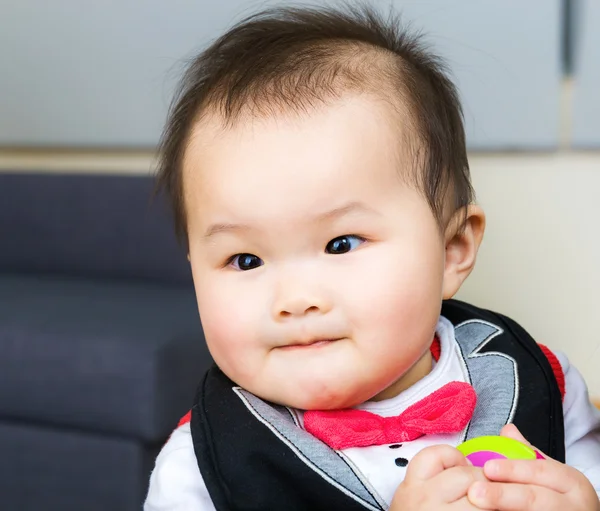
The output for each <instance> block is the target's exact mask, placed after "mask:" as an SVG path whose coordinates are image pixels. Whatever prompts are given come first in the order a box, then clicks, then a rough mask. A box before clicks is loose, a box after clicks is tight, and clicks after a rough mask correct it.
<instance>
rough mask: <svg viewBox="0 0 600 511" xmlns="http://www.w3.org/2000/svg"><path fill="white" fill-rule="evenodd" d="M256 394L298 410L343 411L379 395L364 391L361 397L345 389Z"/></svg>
mask: <svg viewBox="0 0 600 511" xmlns="http://www.w3.org/2000/svg"><path fill="white" fill-rule="evenodd" d="M300 388H301V387H300ZM255 394H256V395H258V397H261V398H262V399H265V400H266V401H270V402H272V403H275V404H278V405H283V406H288V407H290V408H296V409H298V410H342V409H345V408H352V407H353V406H356V405H359V404H361V403H363V402H365V401H368V400H369V399H370V398H371V397H373V396H374V395H375V394H377V391H373V392H372V393H369V394H366V393H364V391H363V392H361V393H360V395H359V394H358V393H357V392H356V391H345V390H344V389H338V390H334V391H330V392H328V393H325V392H322V391H321V392H319V391H312V390H310V389H305V391H304V392H277V393H275V392H273V393H270V392H266V393H263V395H262V396H261V395H259V394H257V393H255Z"/></svg>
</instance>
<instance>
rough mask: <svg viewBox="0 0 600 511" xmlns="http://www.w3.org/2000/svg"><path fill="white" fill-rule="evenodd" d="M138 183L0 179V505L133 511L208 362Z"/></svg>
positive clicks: (180, 269) (164, 232)
mask: <svg viewBox="0 0 600 511" xmlns="http://www.w3.org/2000/svg"><path fill="white" fill-rule="evenodd" d="M152 186H153V183H152V179H151V178H150V177H124V176H91V175H43V174H23V173H14V174H9V173H0V503H1V504H0V506H1V508H2V510H6V511H29V510H36V511H39V510H46V511H53V510H56V511H70V510H73V511H75V510H77V511H83V510H85V511H95V510H103V511H107V510H110V511H120V510H124V511H129V510H135V509H140V507H141V503H142V501H143V499H144V496H145V492H146V489H147V483H148V476H149V472H150V470H151V468H152V465H153V463H154V458H155V456H156V454H157V452H158V450H159V449H160V447H161V446H162V445H163V443H164V442H165V440H166V438H167V437H168V435H169V433H170V432H171V431H172V429H173V428H174V427H175V425H176V423H177V420H178V419H179V417H181V416H182V415H183V414H184V413H185V412H186V411H187V410H188V409H189V406H190V403H191V400H192V398H193V394H194V391H195V387H196V385H197V383H198V381H199V380H200V378H201V376H202V373H203V372H204V371H205V369H206V368H207V366H208V365H209V364H210V362H211V360H210V356H209V355H208V352H207V350H206V347H205V343H204V338H203V335H202V330H201V327H200V322H199V318H198V312H197V309H196V303H195V299H194V292H193V287H192V284H191V276H190V271H189V267H188V264H187V261H186V259H185V254H184V253H183V252H182V250H181V249H180V248H179V247H178V245H177V243H176V242H175V239H174V236H173V233H172V228H171V225H170V219H169V216H168V214H167V210H166V207H165V205H164V203H163V201H161V200H156V201H151V195H152Z"/></svg>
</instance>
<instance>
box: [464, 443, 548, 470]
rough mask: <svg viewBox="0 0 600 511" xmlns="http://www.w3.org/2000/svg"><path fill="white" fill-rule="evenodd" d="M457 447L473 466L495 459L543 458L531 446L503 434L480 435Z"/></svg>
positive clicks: (479, 465)
mask: <svg viewBox="0 0 600 511" xmlns="http://www.w3.org/2000/svg"><path fill="white" fill-rule="evenodd" d="M457 449H458V450H459V451H460V452H462V453H463V454H464V455H465V457H466V458H467V459H468V460H469V461H470V462H471V463H472V464H473V466H475V467H483V466H484V465H485V462H486V461H489V460H496V459H509V460H535V459H544V458H543V456H542V455H541V454H540V453H539V452H538V451H534V450H533V449H532V448H531V447H527V446H526V445H524V444H522V443H521V442H518V441H517V440H513V439H512V438H507V437H503V436H482V437H478V438H472V439H471V440H467V441H466V442H464V443H462V444H460V445H459V446H458V447H457Z"/></svg>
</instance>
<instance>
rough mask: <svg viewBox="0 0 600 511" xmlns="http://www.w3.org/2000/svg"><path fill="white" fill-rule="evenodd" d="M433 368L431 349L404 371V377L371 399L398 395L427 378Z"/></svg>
mask: <svg viewBox="0 0 600 511" xmlns="http://www.w3.org/2000/svg"><path fill="white" fill-rule="evenodd" d="M432 368H433V357H432V355H431V351H430V350H427V351H426V352H425V354H424V355H423V356H422V357H421V358H420V359H419V360H417V362H416V363H415V364H414V365H413V366H412V367H411V368H410V369H409V370H408V372H406V373H404V374H403V375H402V377H401V378H400V379H398V380H396V381H395V382H394V383H392V384H391V385H390V386H389V387H387V388H386V389H384V390H382V391H381V392H380V393H379V394H377V395H375V396H373V397H372V398H371V399H370V401H383V400H384V399H391V398H393V397H396V396H397V395H398V394H400V393H401V392H404V391H405V390H406V389H408V388H410V387H412V386H413V385H414V384H415V383H417V382H418V381H419V380H421V379H423V378H425V376H427V375H428V374H429V373H430V372H431V369H432Z"/></svg>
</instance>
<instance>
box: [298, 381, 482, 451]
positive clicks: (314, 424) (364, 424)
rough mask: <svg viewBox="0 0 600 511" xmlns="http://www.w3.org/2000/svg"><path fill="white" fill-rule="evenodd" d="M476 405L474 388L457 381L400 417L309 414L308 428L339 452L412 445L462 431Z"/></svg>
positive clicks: (358, 412) (356, 412) (341, 412)
mask: <svg viewBox="0 0 600 511" xmlns="http://www.w3.org/2000/svg"><path fill="white" fill-rule="evenodd" d="M476 401H477V395H476V394H475V391H474V390H473V387H471V385H469V384H468V383H463V382H458V381H454V382H451V383H448V384H446V385H444V386H443V387H442V388H441V389H439V390H436V391H435V392H434V393H433V394H431V395H429V396H427V397H426V398H424V399H422V400H421V401H418V402H417V403H415V404H413V405H411V406H409V407H408V408H407V409H406V410H405V411H404V412H402V413H401V414H400V415H398V416H396V417H381V416H379V415H375V414H374V413H370V412H366V411H364V410H353V409H349V410H328V411H307V412H305V413H304V427H305V429H306V431H308V432H309V433H310V434H311V435H313V436H315V437H317V438H318V439H319V440H321V441H322V442H325V443H326V444H327V445H329V446H330V447H331V448H333V449H336V450H342V449H347V448H348V447H367V446H369V445H383V444H394V443H400V442H410V441H412V440H416V439H417V438H419V437H421V436H423V435H435V434H443V433H457V432H459V431H462V430H463V429H464V428H465V427H466V425H467V424H468V423H469V421H470V420H471V417H472V416H473V411H474V410H475V403H476Z"/></svg>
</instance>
